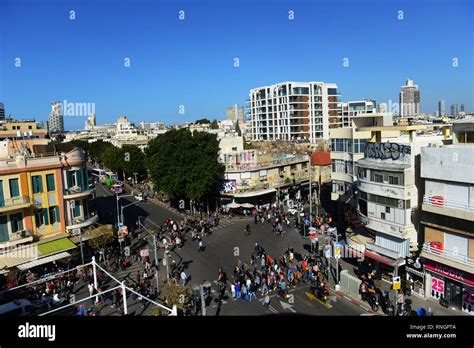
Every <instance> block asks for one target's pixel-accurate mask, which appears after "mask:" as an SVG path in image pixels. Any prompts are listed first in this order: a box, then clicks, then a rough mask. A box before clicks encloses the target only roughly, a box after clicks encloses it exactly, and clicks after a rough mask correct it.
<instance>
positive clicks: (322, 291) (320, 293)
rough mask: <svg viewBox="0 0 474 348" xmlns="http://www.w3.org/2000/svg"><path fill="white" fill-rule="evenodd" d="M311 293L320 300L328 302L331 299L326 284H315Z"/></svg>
mask: <svg viewBox="0 0 474 348" xmlns="http://www.w3.org/2000/svg"><path fill="white" fill-rule="evenodd" d="M310 291H311V292H312V293H313V294H314V296H316V297H317V298H318V299H320V300H322V301H324V302H326V301H327V300H328V298H329V289H328V288H327V286H326V284H322V283H319V282H318V283H313V284H312V285H311V288H310Z"/></svg>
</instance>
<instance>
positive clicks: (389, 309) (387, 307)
mask: <svg viewBox="0 0 474 348" xmlns="http://www.w3.org/2000/svg"><path fill="white" fill-rule="evenodd" d="M389 294H390V293H389V292H388V291H386V292H385V294H384V295H382V296H380V297H379V298H380V306H381V307H382V311H383V313H384V314H385V315H388V316H393V315H395V307H394V306H393V303H392V301H390V295H389Z"/></svg>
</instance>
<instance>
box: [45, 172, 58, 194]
mask: <svg viewBox="0 0 474 348" xmlns="http://www.w3.org/2000/svg"><path fill="white" fill-rule="evenodd" d="M46 188H47V189H48V192H51V191H54V190H55V189H56V184H55V182H54V174H46Z"/></svg>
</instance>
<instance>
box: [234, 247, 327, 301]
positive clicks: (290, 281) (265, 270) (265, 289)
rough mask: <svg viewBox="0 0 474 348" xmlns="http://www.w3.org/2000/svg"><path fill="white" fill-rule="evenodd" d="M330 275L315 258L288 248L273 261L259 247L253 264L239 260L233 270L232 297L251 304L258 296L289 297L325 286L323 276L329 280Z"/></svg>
mask: <svg viewBox="0 0 474 348" xmlns="http://www.w3.org/2000/svg"><path fill="white" fill-rule="evenodd" d="M327 271H328V269H327V265H326V264H325V263H323V262H321V260H319V258H316V257H315V256H311V255H302V254H300V253H298V252H296V251H295V250H294V249H293V248H290V247H288V248H287V249H286V251H285V252H284V253H283V254H282V255H280V256H279V257H278V259H274V258H273V257H272V256H271V255H270V254H269V253H267V251H266V250H265V248H263V247H262V246H261V245H259V244H258V243H256V244H255V251H254V253H252V255H251V257H250V260H249V261H244V262H242V261H241V260H239V261H238V262H237V263H236V264H235V266H234V268H233V272H232V282H231V285H230V287H231V294H232V297H233V298H236V299H241V300H243V301H252V300H253V299H256V298H257V294H260V295H263V296H265V295H268V294H269V293H271V292H277V293H278V294H279V295H281V296H283V297H286V296H287V295H288V289H289V288H291V287H293V288H295V287H296V286H298V285H299V284H313V283H315V282H324V281H323V280H322V279H324V277H325V276H324V275H326V277H327ZM265 298H267V296H265ZM263 304H264V305H268V301H266V300H264V302H263Z"/></svg>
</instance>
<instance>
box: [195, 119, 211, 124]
mask: <svg viewBox="0 0 474 348" xmlns="http://www.w3.org/2000/svg"><path fill="white" fill-rule="evenodd" d="M194 123H195V124H209V123H211V121H209V120H208V119H207V118H200V119H199V120H196V122H194Z"/></svg>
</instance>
